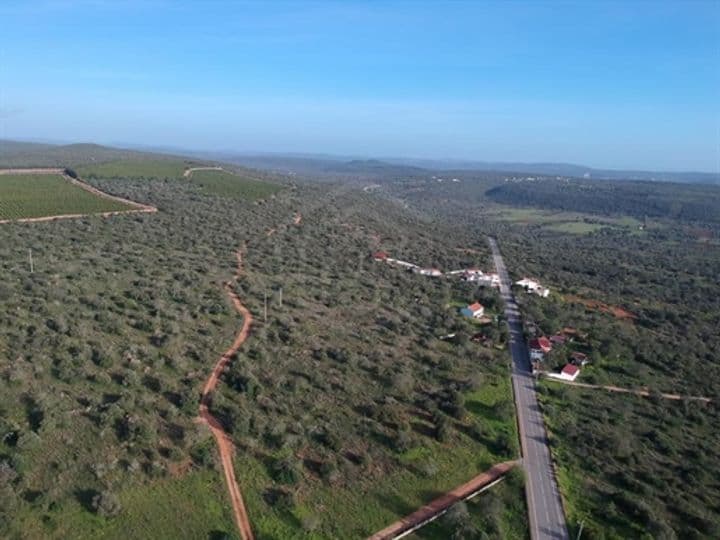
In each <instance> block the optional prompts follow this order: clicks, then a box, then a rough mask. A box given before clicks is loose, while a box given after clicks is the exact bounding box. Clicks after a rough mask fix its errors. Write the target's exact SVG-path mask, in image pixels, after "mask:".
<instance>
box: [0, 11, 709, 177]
mask: <svg viewBox="0 0 720 540" xmlns="http://www.w3.org/2000/svg"><path fill="white" fill-rule="evenodd" d="M0 21H2V22H1V24H2V30H1V31H0V138H21V139H47V140H57V141H92V142H100V143H137V144H148V145H161V146H180V147H187V148H197V149H213V150H236V151H268V152H316V153H335V154H352V155H366V156H406V157H420V158H459V159H477V160H488V161H564V162H576V163H583V164H586V165H590V166H597V167H610V168H644V169H667V170H703V171H719V170H720V2H717V1H708V2H691V1H685V2H662V1H653V2H650V1H647V2H612V1H610V0H605V1H600V2H592V1H578V2H543V1H541V0H533V1H528V2H520V1H508V2H440V1H438V2H410V1H405V2H387V1H384V2H351V1H345V2H302V1H299V0H298V1H294V2H217V1H212V0H210V1H202V2H190V1H186V2H169V1H159V0H157V1H156V0H143V1H133V0H129V1H122V2H114V1H103V0H95V1H82V0H78V1H70V0H54V1H53V0H45V1H43V0H38V1H32V2H29V1H14V0H4V1H3V2H2V3H0Z"/></svg>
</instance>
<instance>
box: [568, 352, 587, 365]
mask: <svg viewBox="0 0 720 540" xmlns="http://www.w3.org/2000/svg"><path fill="white" fill-rule="evenodd" d="M589 361H590V359H589V358H588V355H587V354H585V353H581V352H579V351H575V352H574V353H572V354H571V355H570V362H571V363H572V364H575V365H576V366H584V365H586V364H587V363H588V362H589Z"/></svg>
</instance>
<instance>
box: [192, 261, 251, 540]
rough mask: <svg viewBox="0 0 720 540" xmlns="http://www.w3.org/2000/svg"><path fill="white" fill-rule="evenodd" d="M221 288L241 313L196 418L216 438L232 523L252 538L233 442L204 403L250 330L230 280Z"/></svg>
mask: <svg viewBox="0 0 720 540" xmlns="http://www.w3.org/2000/svg"><path fill="white" fill-rule="evenodd" d="M236 257H237V270H236V272H235V277H234V280H235V281H237V279H238V278H239V277H240V274H241V272H242V253H241V252H240V251H238V252H237V253H236ZM225 291H226V292H227V294H228V296H229V297H230V300H231V301H232V303H233V306H234V307H235V309H236V310H237V311H238V313H240V314H241V315H242V317H243V323H242V327H241V328H240V331H239V332H238V334H237V335H236V336H235V340H234V341H233V342H232V345H231V346H230V348H229V349H228V350H227V351H225V353H224V354H223V355H222V356H221V357H220V360H219V361H218V362H217V364H215V367H214V368H213V371H212V373H211V374H210V377H209V378H208V380H207V382H206V383H205V387H204V388H203V390H202V397H201V398H200V418H201V419H202V421H204V422H205V423H206V424H207V425H208V427H209V428H210V431H212V434H213V436H214V437H215V441H216V442H217V445H218V450H219V452H220V461H221V462H222V467H223V473H224V475H225V482H226V484H227V487H228V492H229V493H230V501H231V503H232V507H233V514H234V516H235V523H236V524H237V527H238V530H239V531H240V536H241V537H242V539H243V540H253V538H254V536H253V532H252V528H251V527H250V519H249V518H248V514H247V510H246V508H245V502H244V501H243V498H242V494H241V493H240V487H239V486H238V483H237V479H236V478H235V469H234V467H233V461H232V454H233V444H232V442H231V441H230V439H229V437H228V435H227V433H225V430H224V429H223V427H222V425H221V424H220V422H219V421H218V419H217V418H215V417H214V416H213V415H212V413H211V412H210V410H209V408H208V403H209V401H210V398H211V395H212V392H213V390H215V387H216V386H217V383H218V381H219V379H220V375H221V374H222V372H223V370H224V369H225V366H227V365H228V363H229V362H230V360H231V358H232V357H233V355H234V354H235V353H236V352H237V350H238V349H239V348H240V347H241V346H242V344H243V343H244V342H245V340H246V339H247V337H248V335H249V334H250V326H251V325H252V321H253V318H252V314H251V313H250V311H249V310H248V309H247V308H246V307H245V306H244V305H243V304H242V302H241V301H240V298H239V297H238V295H237V294H236V293H235V291H234V290H233V287H232V281H228V282H226V283H225Z"/></svg>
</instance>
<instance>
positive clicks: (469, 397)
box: [236, 376, 526, 538]
mask: <svg viewBox="0 0 720 540" xmlns="http://www.w3.org/2000/svg"><path fill="white" fill-rule="evenodd" d="M511 397H512V396H511V389H510V380H509V379H508V378H507V377H504V376H498V377H492V378H490V380H489V381H488V384H486V385H483V386H482V388H480V389H478V390H476V391H472V392H469V393H467V394H466V406H467V411H468V414H467V417H466V418H465V420H464V422H465V423H466V424H468V425H472V424H474V423H477V424H479V425H481V426H482V428H483V433H484V436H485V437H486V438H487V439H488V440H494V439H495V438H496V437H497V436H498V435H500V434H503V435H504V436H506V437H507V440H508V442H509V448H492V446H493V445H492V444H490V445H489V446H490V447H491V448H488V444H487V443H478V442H477V441H476V440H474V439H473V438H472V437H470V436H469V435H466V434H462V435H461V434H460V433H458V434H457V436H456V437H454V438H453V440H452V442H451V443H440V442H437V441H433V440H424V441H423V442H422V444H420V445H417V446H413V447H412V448H410V449H409V450H407V451H405V452H402V453H399V454H398V455H397V462H396V464H395V465H394V466H393V467H392V468H390V470H388V471H387V473H386V474H384V475H383V477H382V478H377V477H376V476H377V474H376V471H374V470H373V467H372V464H371V463H368V464H366V465H365V466H364V467H365V468H366V469H367V470H366V472H365V473H364V474H358V475H357V477H356V480H354V481H353V482H351V483H349V484H341V483H338V484H336V485H327V484H326V483H324V482H321V481H318V480H315V481H312V482H308V483H307V484H306V485H305V486H304V487H301V488H300V489H297V491H296V494H295V504H294V506H293V507H292V508H287V509H283V508H282V507H279V506H277V505H274V504H270V503H268V502H267V501H266V498H265V496H266V494H267V493H268V491H269V489H272V487H271V486H273V487H278V486H277V484H276V483H275V482H274V481H273V478H272V475H271V473H270V472H269V470H268V466H267V462H271V461H272V459H271V458H270V456H266V457H265V460H264V461H265V462H266V463H263V460H258V459H256V458H254V457H252V456H251V455H250V453H249V452H243V451H240V452H238V454H237V457H236V474H237V477H238V480H239V482H240V484H241V485H242V486H243V490H244V493H245V497H246V503H247V505H248V512H249V513H250V518H251V520H252V522H253V526H254V528H255V531H256V533H257V534H258V536H259V537H261V538H305V537H307V536H306V535H309V537H311V538H363V537H366V536H368V535H370V534H372V533H374V532H377V531H378V530H380V529H382V528H383V527H385V526H387V525H389V524H391V523H392V522H394V521H395V520H397V519H400V518H402V517H404V516H406V515H408V514H410V513H411V512H414V511H415V510H417V509H418V508H420V507H421V506H422V505H423V504H426V503H428V502H430V501H431V500H433V499H435V498H436V497H438V496H440V495H442V494H443V493H445V492H446V491H449V490H450V489H452V488H454V487H456V486H458V485H460V484H462V483H464V482H467V481H468V480H470V479H471V478H472V477H473V476H475V475H477V474H480V473H481V472H483V471H485V470H487V469H489V468H490V467H491V466H492V465H494V464H496V463H499V462H502V461H505V460H507V459H512V458H514V457H515V456H517V453H518V448H517V443H516V441H517V434H516V428H515V423H514V422H513V421H512V420H511V418H512V416H510V420H509V419H508V417H507V416H505V412H503V413H501V415H500V414H498V412H497V411H496V410H495V409H494V408H495V407H496V406H498V404H500V403H507V404H509V403H510V400H511ZM510 408H512V406H510ZM280 454H282V452H279V455H280ZM342 467H343V468H351V467H357V465H354V464H351V463H350V462H344V463H343V465H342ZM373 477H375V478H373ZM515 480H516V481H515V482H514V483H512V486H513V489H512V494H504V496H503V499H506V500H508V501H510V503H509V507H508V512H507V513H506V514H505V515H504V516H498V522H497V523H495V524H494V526H496V528H499V529H501V530H503V531H504V532H505V533H507V534H505V535H504V536H503V537H504V538H523V537H524V536H525V535H524V533H523V532H522V530H523V525H522V524H523V523H525V522H526V516H525V508H524V502H523V496H522V489H523V488H522V483H523V482H522V478H516V479H515ZM500 513H502V512H500ZM475 514H477V512H475ZM511 516H512V517H513V518H514V519H509V518H510V517H511ZM474 517H475V518H476V519H475V520H474V521H476V522H477V523H478V525H480V520H481V516H479V515H475V516H474ZM485 517H487V516H485ZM506 518H508V519H506ZM513 521H514V522H515V524H513ZM518 523H519V524H520V525H519V526H518ZM483 528H484V527H483ZM441 531H444V532H441ZM447 532H448V529H446V528H445V527H443V526H442V524H439V523H438V524H437V525H435V526H434V527H433V528H431V529H430V530H428V532H427V533H425V532H423V531H419V532H418V534H417V536H416V538H447V537H448V535H447V534H445V533H447ZM451 532H452V531H451ZM443 534H445V535H444V536H443Z"/></svg>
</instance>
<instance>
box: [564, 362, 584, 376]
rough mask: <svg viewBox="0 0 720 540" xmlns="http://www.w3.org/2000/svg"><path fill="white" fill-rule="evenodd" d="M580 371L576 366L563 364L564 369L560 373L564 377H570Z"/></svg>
mask: <svg viewBox="0 0 720 540" xmlns="http://www.w3.org/2000/svg"><path fill="white" fill-rule="evenodd" d="M579 371H580V368H579V367H577V366H574V365H572V364H565V367H564V368H562V372H563V373H564V374H565V375H570V376H571V377H572V376H573V375H575V374H576V373H577V372H579Z"/></svg>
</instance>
